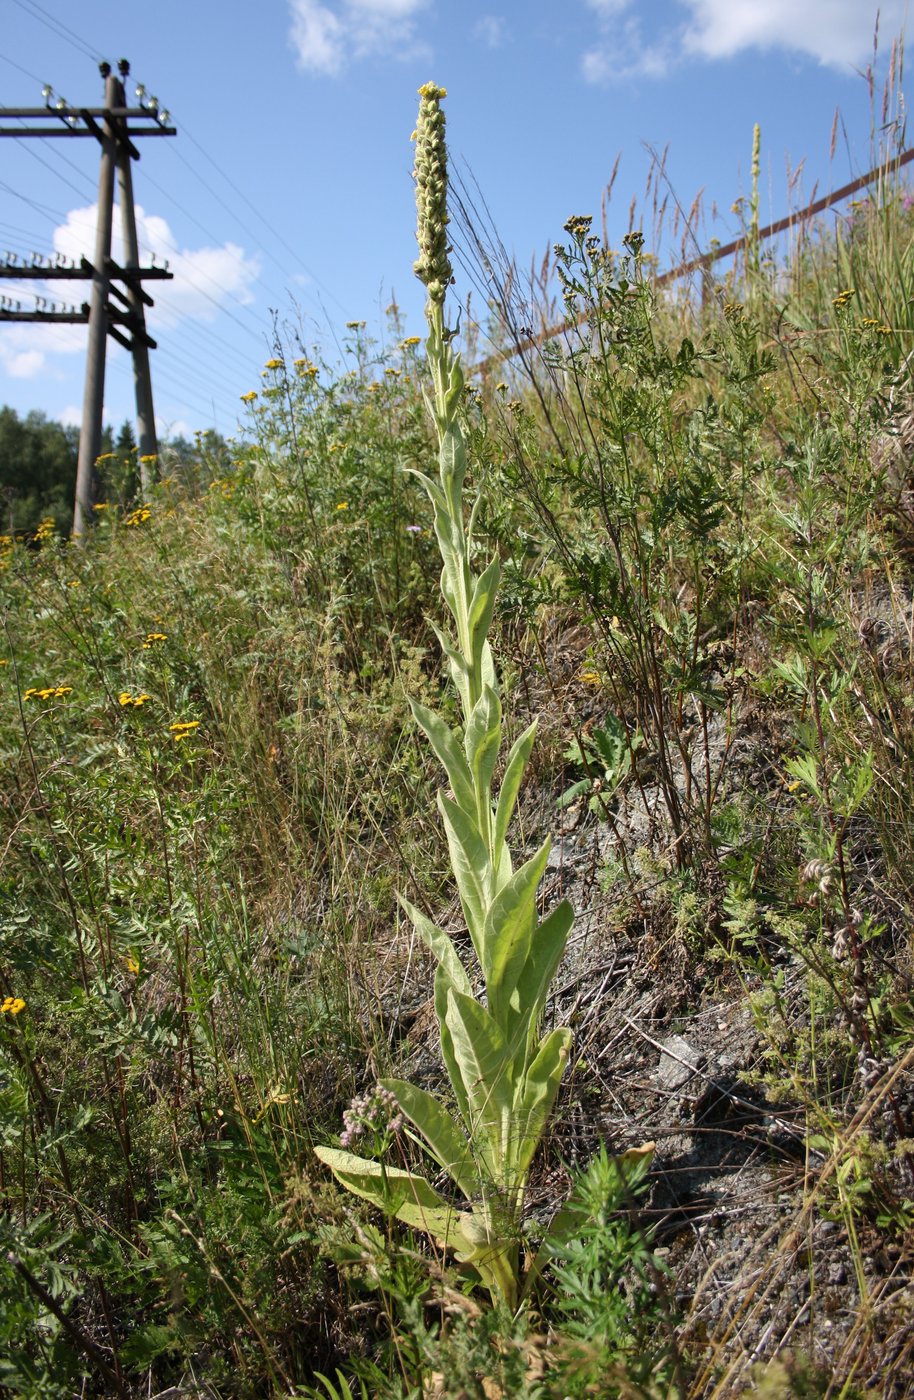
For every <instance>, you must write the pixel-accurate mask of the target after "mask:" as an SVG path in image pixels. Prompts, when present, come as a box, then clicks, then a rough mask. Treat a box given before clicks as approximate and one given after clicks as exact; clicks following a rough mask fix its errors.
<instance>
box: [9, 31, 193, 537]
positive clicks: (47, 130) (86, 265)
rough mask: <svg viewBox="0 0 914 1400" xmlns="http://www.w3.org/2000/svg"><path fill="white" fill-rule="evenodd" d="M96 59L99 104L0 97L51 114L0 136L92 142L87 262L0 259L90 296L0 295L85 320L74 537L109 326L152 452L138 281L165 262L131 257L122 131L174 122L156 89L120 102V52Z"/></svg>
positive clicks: (86, 500) (41, 314)
mask: <svg viewBox="0 0 914 1400" xmlns="http://www.w3.org/2000/svg"><path fill="white" fill-rule="evenodd" d="M99 69H100V72H101V75H102V77H103V79H104V81H105V105H104V107H101V108H98V107H94V108H90V107H71V106H69V105H68V103H67V102H66V101H65V100H64V99H63V98H59V99H58V100H57V102H56V103H55V104H54V106H53V107H52V106H51V98H52V97H53V92H52V90H51V89H50V87H46V88H45V89H44V91H43V96H44V98H45V104H46V105H45V106H44V107H21V108H14V107H0V121H2V120H3V119H4V118H8V117H15V118H19V119H33V120H34V119H35V118H51V119H52V121H54V122H58V121H59V123H60V125H48V126H38V127H15V126H13V127H3V126H0V136H14V137H23V136H39V137H45V138H47V137H63V136H68V137H69V136H93V137H95V139H96V140H97V141H98V142H99V145H100V146H101V161H100V165H99V176H98V222H97V224H96V230H95V253H94V259H93V261H92V262H91V263H90V262H89V261H88V260H87V259H86V258H82V259H81V260H80V262H79V264H78V265H76V264H73V263H69V264H67V263H62V260H61V259H60V258H59V257H58V258H57V259H56V260H55V262H54V263H53V264H51V263H46V262H45V260H44V259H43V258H40V257H38V256H37V255H36V256H35V257H33V258H32V260H31V264H30V265H25V264H23V265H19V263H18V259H16V258H13V257H9V258H8V261H6V262H4V263H0V278H28V279H33V280H37V279H40V280H43V281H45V280H46V281H52V280H55V279H59V280H67V281H71V280H73V279H75V278H83V279H85V280H91V282H92V294H91V301H90V302H89V303H86V302H84V303H83V304H82V306H81V307H80V308H78V309H77V308H76V307H72V306H71V307H69V308H63V309H62V310H59V309H58V307H57V306H56V304H55V305H54V306H52V308H51V310H50V311H49V310H47V309H46V307H47V302H46V301H45V299H44V298H41V297H39V298H37V299H36V309H35V311H23V310H22V309H21V306H20V304H19V303H18V302H12V300H11V299H10V298H9V297H0V321H31V322H51V323H57V324H61V323H64V324H70V325H73V324H77V325H85V324H88V327H89V343H88V348H87V354H86V379H85V388H84V392H83V416H82V423H81V425H80V433H79V458H78V463H77V469H76V500H75V503H74V510H73V535H74V538H79V537H81V536H82V535H83V534H84V533H85V530H86V528H87V526H88V525H89V523H90V521H91V519H92V507H93V505H94V504H95V495H96V490H97V476H96V462H97V460H98V456H99V453H100V452H101V442H102V419H103V414H104V405H105V355H106V350H107V343H108V336H109V335H110V336H111V337H112V338H113V339H114V340H116V341H117V342H118V343H119V344H120V345H123V346H124V348H125V349H127V350H129V351H130V353H131V356H132V358H133V382H134V389H135V393H136V414H137V444H138V447H137V451H138V455H139V456H140V458H141V459H142V458H144V457H145V458H147V459H152V458H154V457H155V456H156V455H157V450H158V447H157V442H156V430H155V415H154V411H153V400H152V378H151V375H150V372H149V351H150V350H154V349H155V348H156V343H155V341H154V340H152V339H151V338H150V336H149V335H148V334H147V331H146V315H145V309H144V308H145V307H147V306H152V305H153V301H152V297H150V296H149V295H148V293H147V292H145V291H144V290H143V287H142V285H141V284H142V282H144V281H147V280H150V279H158V280H164V279H166V278H168V279H170V278H171V276H172V274H171V273H170V272H169V271H168V267H167V264H166V266H165V267H164V268H158V267H141V266H140V257H139V244H138V240H137V232H136V209H135V206H134V201H133V176H132V172H131V166H130V162H131V161H132V160H139V158H140V153H139V151H138V150H137V149H136V147H135V146H134V144H133V140H132V139H131V138H133V137H136V136H174V135H175V134H176V132H175V128H174V127H172V126H170V125H169V114H168V113H167V112H160V111H159V104H158V99H157V98H154V97H153V98H150V99H149V100H148V102H145V103H142V104H141V105H140V106H139V107H128V106H127V99H126V94H125V91H124V81H123V80H124V79H125V78H126V77H127V75H128V74H129V72H130V64H129V63H128V62H127V60H126V59H123V58H122V59H121V61H120V63H119V64H118V73H117V75H115V74H114V73H112V71H111V65H110V64H109V63H102V64H100V65H99ZM137 96H138V97H140V98H141V99H142V98H143V97H145V91H144V89H142V88H138V89H137ZM150 119H151V124H149V123H150ZM141 120H142V122H143V124H141V125H133V126H131V125H130V122H131V121H133V122H134V123H136V122H138V121H141ZM115 175H116V176H117V185H118V198H119V202H120V206H121V222H122V231H123V239H124V266H123V267H120V266H118V265H117V264H116V263H114V262H113V261H112V258H111V235H112V225H113V221H114V182H115ZM118 283H122V284H123V286H122V287H121V286H118V285H117V284H118ZM149 467H150V462H149V460H147V461H145V462H144V461H142V460H141V462H140V474H141V482H142V486H143V489H144V490H146V489H147V488H148V486H149V485H150V482H151V480H152V473H151V471H150V470H149Z"/></svg>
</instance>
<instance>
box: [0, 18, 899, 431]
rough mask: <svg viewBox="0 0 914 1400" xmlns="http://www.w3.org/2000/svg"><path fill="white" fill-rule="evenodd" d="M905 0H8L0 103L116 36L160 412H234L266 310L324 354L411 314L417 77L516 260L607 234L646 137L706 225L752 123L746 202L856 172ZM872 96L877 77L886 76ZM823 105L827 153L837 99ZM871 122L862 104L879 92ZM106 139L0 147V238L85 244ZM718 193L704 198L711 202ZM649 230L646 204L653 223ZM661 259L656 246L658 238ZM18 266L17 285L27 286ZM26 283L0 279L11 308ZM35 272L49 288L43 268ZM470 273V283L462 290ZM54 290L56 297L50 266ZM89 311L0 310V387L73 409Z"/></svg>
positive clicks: (822, 187) (93, 95) (82, 68)
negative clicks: (159, 131) (38, 313)
mask: <svg viewBox="0 0 914 1400" xmlns="http://www.w3.org/2000/svg"><path fill="white" fill-rule="evenodd" d="M907 8H908V6H907V0H881V4H879V3H877V0H872V3H871V0H463V2H462V3H455V0H264V2H263V3H261V4H260V5H258V6H255V5H254V4H252V3H251V0H156V3H155V4H154V5H141V4H139V3H138V0H128V2H127V3H125V0H81V3H80V4H79V5H78V6H75V5H72V4H64V3H62V0H0V13H2V15H3V19H4V40H5V42H4V47H3V54H2V55H0V104H2V105H4V106H23V105H33V104H34V105H37V104H38V103H40V101H41V97H40V88H41V85H42V84H43V83H49V84H51V86H52V87H53V88H54V92H55V95H62V96H64V97H65V98H66V99H68V100H69V101H71V102H73V103H74V104H80V105H82V104H90V105H95V104H97V103H99V101H100V99H101V91H102V88H101V80H100V78H99V75H98V70H97V61H98V59H100V58H107V59H109V60H110V61H112V62H116V61H117V59H118V58H120V57H122V56H126V57H127V58H129V59H130V61H131V65H132V75H131V80H130V81H131V87H132V84H133V83H135V82H142V83H143V84H145V87H146V89H147V92H148V93H150V94H151V93H155V94H156V95H157V96H158V97H159V99H160V102H161V104H162V106H165V107H167V108H168V109H169V110H170V112H171V114H172V120H173V122H174V124H175V125H176V126H177V128H178V136H177V137H175V138H170V139H162V140H147V141H144V142H142V143H138V144H139V149H140V151H141V156H142V158H141V160H140V161H139V163H138V164H137V163H134V169H133V178H134V191H135V196H136V201H137V204H138V205H139V206H140V208H141V209H142V211H143V215H142V220H141V227H140V232H141V242H142V243H143V244H144V245H145V248H146V250H147V252H152V253H155V254H156V256H157V259H158V261H159V262H162V261H164V260H165V259H168V260H169V263H170V266H171V270H172V271H174V272H175V273H176V277H175V280H174V282H172V283H170V284H168V285H165V284H161V283H160V284H156V285H155V287H154V294H155V297H156V302H157V305H156V307H155V309H154V311H153V312H152V314H151V317H150V329H151V332H152V334H154V335H155V337H156V339H157V341H158V345H159V348H158V349H157V350H156V351H155V352H154V353H153V355H152V370H153V388H154V394H155V402H156V415H157V418H158V420H159V427H160V431H164V432H169V431H170V432H172V433H173V432H190V431H193V430H195V429H198V428H207V427H215V428H216V429H218V430H219V431H220V432H222V433H225V434H231V433H233V432H234V431H235V430H236V428H237V426H238V423H239V422H242V421H243V420H244V416H245V411H244V406H243V405H242V404H241V403H240V401H239V398H240V395H241V394H242V393H244V392H246V391H247V390H249V389H251V388H255V387H257V385H258V383H259V377H260V370H261V368H262V366H263V363H264V361H265V360H266V359H267V358H268V357H269V354H270V338H271V312H272V311H274V310H275V311H277V312H278V313H279V315H280V317H281V319H283V320H287V321H292V322H294V323H295V324H296V325H300V326H301V328H302V334H303V337H304V339H305V340H306V342H307V343H308V344H309V345H313V346H315V347H318V348H320V347H323V349H324V352H325V354H326V355H327V356H328V357H329V358H330V359H331V360H332V359H335V358H336V357H337V354H338V353H342V352H338V351H337V349H336V346H337V345H338V344H341V343H342V342H343V341H344V340H345V338H346V331H345V323H346V321H350V320H364V321H366V322H367V323H368V328H369V331H374V332H375V333H376V334H380V333H381V332H382V329H383V326H384V320H385V318H384V308H385V307H386V306H387V305H388V304H389V302H390V301H391V299H392V298H393V297H394V296H396V299H397V301H398V302H399V303H400V305H401V307H402V309H403V313H404V315H405V318H406V333H407V334H419V333H421V331H422V330H423V321H422V297H421V288H420V287H419V286H418V284H416V283H415V281H414V278H413V276H412V270H411V268H412V259H413V257H414V251H413V229H414V213H413V195H412V184H411V177H410V172H411V164H412V148H411V145H410V139H409V138H410V132H411V131H412V128H413V124H414V119H415V112H416V104H417V98H416V89H417V88H418V87H419V85H420V84H421V83H423V82H425V81H427V80H428V79H433V80H434V81H435V82H438V83H441V84H443V85H444V86H446V87H447V89H448V94H449V95H448V99H447V102H446V104H445V106H446V111H447V116H448V135H449V145H450V148H451V153H452V158H455V159H457V160H460V161H463V162H466V165H467V166H468V167H469V169H470V170H471V171H472V174H473V176H474V177H475V179H476V181H477V182H478V184H479V187H480V190H481V192H482V194H483V196H484V198H485V200H486V202H487V204H488V206H489V209H490V212H491V215H492V218H493V221H494V223H495V226H496V227H497V229H498V232H499V234H500V235H501V238H502V240H503V242H504V243H505V245H506V246H507V247H508V248H509V249H510V250H511V251H512V252H513V253H514V254H515V255H516V257H517V259H518V262H519V264H520V265H521V266H522V267H529V265H530V262H531V259H532V258H533V257H534V256H535V257H537V258H541V257H542V255H543V253H544V252H545V251H546V249H547V248H548V247H549V246H550V244H551V243H552V242H554V241H555V240H556V239H557V238H560V237H561V236H562V224H563V223H564V221H565V219H566V218H568V216H569V215H571V214H582V213H593V214H594V215H597V216H598V215H599V211H600V204H601V198H602V195H603V192H604V190H605V187H606V184H607V181H608V180H609V178H610V175H611V173H612V169H613V166H614V164H615V161H616V157H617V156H621V161H620V166H619V173H618V176H617V179H616V184H615V188H614V191H613V196H612V200H611V202H610V205H609V214H608V230H609V236H610V241H611V242H612V243H618V241H619V240H620V239H621V236H622V235H623V234H624V233H625V232H626V229H627V224H628V211H629V206H630V201H631V197H632V196H633V195H637V196H638V197H639V200H640V199H641V198H642V196H643V192H644V185H645V180H646V177H647V173H648V170H649V168H650V161H651V157H650V153H649V151H650V148H651V147H653V148H655V149H657V150H663V149H664V148H665V147H667V146H669V152H668V156H667V162H666V173H667V177H668V181H669V188H670V189H671V190H672V192H673V193H674V194H675V197H676V198H678V200H679V201H680V202H681V204H682V205H684V206H685V207H686V208H688V207H689V206H690V205H691V203H692V201H693V198H694V197H695V195H696V194H697V192H698V191H699V190H703V191H704V198H705V209H706V220H705V224H704V227H703V229H702V231H701V238H702V241H703V242H705V243H706V242H707V240H709V239H710V238H712V237H717V238H720V239H721V240H722V241H725V240H726V239H727V238H728V237H730V236H732V235H733V234H734V233H736V232H737V231H738V220H737V218H736V216H735V215H734V214H733V213H732V212H731V206H732V204H733V202H734V200H735V199H736V198H737V197H738V196H739V195H744V194H746V193H747V192H748V186H749V164H750V155H751V146H752V129H753V124H754V123H755V122H756V121H757V122H759V123H760V124H761V128H762V210H761V217H762V220H763V222H764V221H766V220H767V219H769V218H771V219H774V218H778V217H780V216H781V215H782V214H783V213H785V212H786V211H787V209H788V199H789V191H788V180H789V172H791V171H794V172H795V171H796V170H797V168H798V167H800V166H801V164H802V173H801V176H800V180H799V183H798V184H797V186H796V189H795V192H794V195H793V203H794V206H796V205H797V204H798V203H800V202H803V201H804V200H805V199H806V198H808V197H810V195H811V193H812V190H813V188H814V187H817V188H818V191H819V193H822V192H824V191H826V190H828V189H830V188H834V187H836V186H838V185H840V184H842V183H844V182H845V181H846V180H848V179H850V178H852V177H853V176H854V175H856V174H859V173H861V172H862V171H864V170H866V169H867V168H868V167H869V165H870V156H871V150H872V145H871V142H872V131H873V117H874V114H873V112H872V111H871V105H870V99H869V94H868V90H867V84H866V81H865V80H864V78H863V77H862V76H861V74H862V70H863V69H865V67H866V65H867V63H868V62H869V61H870V60H871V58H872V51H873V31H874V26H875V20H876V13H877V9H878V10H879V11H880V12H881V16H880V25H881V29H880V34H881V39H880V53H881V59H880V64H881V68H880V73H879V75H878V78H879V84H880V85H881V81H882V78H883V76H884V65H885V60H886V58H887V55H888V52H889V47H890V43H891V40H892V38H893V37H895V36H897V35H898V34H899V33H900V32H901V30H902V28H903V26H904V23H905V20H906V17H907ZM880 90H881V88H880ZM836 108H838V109H839V110H840V114H841V120H840V124H839V131H838V141H837V147H836V150H835V154H834V157H833V158H830V141H831V135H832V128H833V121H834V116H835V110H836ZM876 109H877V110H876V112H875V121H876V125H877V126H878V125H879V123H880V122H881V99H880V97H879V93H878V92H877V102H876ZM97 173H98V148H97V146H96V143H95V142H94V141H91V140H71V141H68V140H56V141H40V142H39V141H21V140H20V141H13V140H9V139H4V140H3V141H2V142H0V254H2V253H3V251H4V250H5V249H9V250H10V251H12V252H15V253H17V254H18V255H19V257H20V258H22V257H25V258H28V257H29V256H30V255H31V253H32V252H33V251H35V252H41V253H45V254H47V253H50V252H53V251H60V252H67V253H70V254H77V253H79V252H83V251H85V252H87V253H88V254H89V255H90V256H91V252H92V246H93V221H94V204H95V197H96V195H95V190H96V181H97ZM715 205H716V207H717V210H718V217H717V219H716V220H715V219H714V218H713V217H712V211H713V208H714V206H715ZM644 227H645V231H646V232H647V233H648V234H649V230H650V216H649V213H647V214H646V216H645V222H644ZM660 252H661V263H666V262H667V261H668V260H669V258H670V256H671V249H670V248H667V249H665V250H664V249H661V250H660ZM30 285H32V286H33V285H34V284H30ZM25 286H26V284H23V283H18V284H10V283H7V284H0V292H6V293H7V294H8V295H13V296H16V297H17V298H19V299H20V300H21V301H22V302H23V305H24V306H27V305H28V304H29V301H28V297H27V296H26V295H25V294H24V288H25ZM39 290H41V289H39ZM455 290H456V293H457V294H458V295H460V294H464V295H465V293H466V290H467V285H466V283H465V281H464V282H463V283H462V284H461V283H458V286H457V288H456V289H455ZM49 296H50V298H51V299H54V298H55V296H56V297H57V298H61V297H62V292H61V290H60V288H59V286H58V288H57V289H56V291H55V290H52V291H51V292H50V293H49ZM85 340H86V330H85V328H84V327H65V328H64V327H49V326H24V325H19V326H12V325H0V403H5V404H10V405H12V406H13V407H14V408H16V409H17V411H19V412H21V413H23V412H26V411H27V410H29V409H32V408H37V409H41V410H42V411H44V412H45V413H47V414H48V415H49V416H51V417H53V418H60V419H63V420H64V421H68V422H78V419H79V411H80V405H81V403H82V381H83V369H84V349H85ZM133 413H134V408H133V390H132V377H131V371H130V363H129V357H127V356H126V355H125V353H124V352H123V351H120V350H117V349H116V347H114V346H113V345H112V346H111V353H110V354H109V360H108V378H107V385H106V419H107V420H108V421H110V422H112V423H114V424H115V425H118V424H119V423H121V422H122V421H123V420H124V419H125V418H132V417H133Z"/></svg>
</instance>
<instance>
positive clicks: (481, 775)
mask: <svg viewBox="0 0 914 1400" xmlns="http://www.w3.org/2000/svg"><path fill="white" fill-rule="evenodd" d="M463 747H464V750H465V752H466V756H467V763H468V764H469V769H470V773H471V779H472V783H473V788H474V792H475V794H476V800H477V802H478V803H480V804H482V803H484V804H486V806H487V807H488V804H489V801H490V798H489V792H490V790H491V787H492V774H493V773H494V772H495V762H496V760H497V758H498V750H499V748H500V747H501V701H500V700H499V698H498V696H497V695H496V694H495V691H494V690H492V689H491V687H490V686H486V687H485V689H484V690H483V692H482V695H481V696H480V697H479V699H478V700H477V701H476V704H475V705H474V706H473V709H472V712H471V714H470V717H469V719H468V720H467V723H466V731H465V734H464V740H463ZM455 795H456V794H455ZM458 800H459V799H458ZM460 805H461V806H463V803H461V804H460ZM473 815H474V817H475V818H476V820H477V821H479V822H481V821H483V820H484V818H483V814H482V813H481V812H480V811H479V809H478V807H475V806H474V808H473ZM485 820H488V819H487V818H485Z"/></svg>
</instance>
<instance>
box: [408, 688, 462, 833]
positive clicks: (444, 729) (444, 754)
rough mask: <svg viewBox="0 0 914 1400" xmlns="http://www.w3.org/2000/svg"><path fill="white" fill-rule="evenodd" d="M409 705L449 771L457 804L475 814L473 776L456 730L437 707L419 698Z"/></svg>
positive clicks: (449, 778)
mask: <svg viewBox="0 0 914 1400" xmlns="http://www.w3.org/2000/svg"><path fill="white" fill-rule="evenodd" d="M409 707H410V709H411V710H412V712H413V718H414V719H415V721H416V723H417V724H418V725H419V726H420V728H421V729H422V730H423V732H424V733H425V735H426V737H427V739H428V741H429V743H430V744H431V746H432V748H433V749H434V750H435V753H436V754H437V756H438V758H439V760H440V762H441V764H442V766H443V767H444V771H445V772H446V773H447V776H448V781H449V782H450V784H451V790H452V791H453V794H454V797H455V798H456V800H457V803H458V806H460V807H462V808H463V810H464V811H465V812H466V813H467V815H468V816H470V817H472V816H475V813H476V800H475V797H474V793H473V780H472V778H471V776H470V769H469V767H468V765H467V761H466V759H465V758H464V756H463V751H462V750H461V747H460V743H459V741H458V739H457V737H456V735H455V734H454V732H453V730H452V729H451V728H450V726H449V725H448V724H446V723H445V721H444V720H443V719H442V718H441V716H440V715H439V714H436V713H435V711H434V710H429V709H428V708H427V707H426V706H425V705H420V704H419V702H418V700H410V702H409Z"/></svg>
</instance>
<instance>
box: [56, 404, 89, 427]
mask: <svg viewBox="0 0 914 1400" xmlns="http://www.w3.org/2000/svg"><path fill="white" fill-rule="evenodd" d="M58 417H59V420H60V422H61V423H63V425H64V427H65V428H79V427H81V426H82V421H83V411H82V409H81V408H77V407H76V405H75V404H72V403H68V404H67V406H66V408H65V409H64V410H63V412H62V413H60V414H58Z"/></svg>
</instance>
